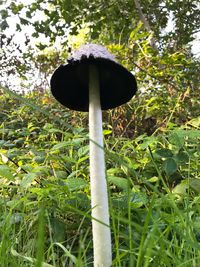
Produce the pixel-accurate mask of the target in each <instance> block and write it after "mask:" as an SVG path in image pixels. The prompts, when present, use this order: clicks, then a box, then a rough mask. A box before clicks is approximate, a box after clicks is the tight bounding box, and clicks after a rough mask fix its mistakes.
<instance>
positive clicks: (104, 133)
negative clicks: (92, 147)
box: [103, 130, 112, 135]
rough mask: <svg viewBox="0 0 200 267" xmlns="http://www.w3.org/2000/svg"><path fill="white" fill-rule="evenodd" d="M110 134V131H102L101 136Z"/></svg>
mask: <svg viewBox="0 0 200 267" xmlns="http://www.w3.org/2000/svg"><path fill="white" fill-rule="evenodd" d="M111 133H112V130H103V135H109V134H111Z"/></svg>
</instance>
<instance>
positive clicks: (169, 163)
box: [163, 158, 178, 175]
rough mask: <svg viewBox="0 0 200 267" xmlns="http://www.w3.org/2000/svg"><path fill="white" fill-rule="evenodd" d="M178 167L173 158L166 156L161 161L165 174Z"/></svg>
mask: <svg viewBox="0 0 200 267" xmlns="http://www.w3.org/2000/svg"><path fill="white" fill-rule="evenodd" d="M177 169H178V166H177V163H176V161H175V160H174V159H173V158H168V159H166V160H165V161H164V162H163V170H164V171H165V172H166V174H167V175H172V174H173V173H175V172H176V171H177Z"/></svg>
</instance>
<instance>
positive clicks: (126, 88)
mask: <svg viewBox="0 0 200 267" xmlns="http://www.w3.org/2000/svg"><path fill="white" fill-rule="evenodd" d="M67 61H68V63H67V64H66V65H61V66H60V67H58V68H57V69H56V70H55V72H54V73H53V75H52V77H51V81H50V83H51V92H52V94H53V96H54V97H55V98H56V99H57V100H58V101H59V102H60V103H61V104H63V105H64V106H66V107H68V108H70V109H72V110H77V111H88V110H89V65H91V64H92V65H95V66H96V67H97V69H98V72H99V86H100V103H101V108H102V110H107V109H111V108H115V107H117V106H120V105H122V104H124V103H126V102H128V101H129V100H130V99H131V98H132V97H133V95H134V94H135V93H136V90H137V83H136V79H135V77H134V76H133V74H132V73H131V72H129V71H128V70H127V69H126V68H124V67H123V66H122V65H120V64H118V63H117V62H116V61H115V60H114V56H113V55H112V54H110V53H109V52H108V51H107V49H106V48H104V47H103V46H101V45H96V44H87V45H83V46H81V47H80V48H79V49H78V50H76V51H75V52H74V53H73V54H72V56H71V57H70V58H69V59H68V60H67Z"/></svg>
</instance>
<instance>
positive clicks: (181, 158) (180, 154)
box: [176, 150, 189, 163]
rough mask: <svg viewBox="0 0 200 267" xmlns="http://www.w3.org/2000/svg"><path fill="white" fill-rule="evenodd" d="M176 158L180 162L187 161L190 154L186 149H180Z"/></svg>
mask: <svg viewBox="0 0 200 267" xmlns="http://www.w3.org/2000/svg"><path fill="white" fill-rule="evenodd" d="M176 160H178V161H179V162H183V163H187V162H188V161H189V156H188V154H187V153H186V152H185V151H182V150H180V151H179V152H178V154H177V155H176Z"/></svg>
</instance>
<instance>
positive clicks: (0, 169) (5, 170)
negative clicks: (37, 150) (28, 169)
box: [0, 165, 14, 180]
mask: <svg viewBox="0 0 200 267" xmlns="http://www.w3.org/2000/svg"><path fill="white" fill-rule="evenodd" d="M0 176H1V177H3V178H6V179H8V180H13V178H14V177H13V175H12V173H11V171H10V168H9V167H8V166H7V165H0Z"/></svg>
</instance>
